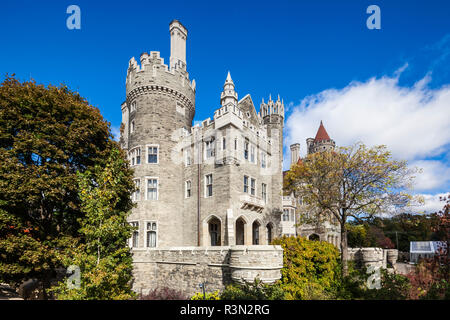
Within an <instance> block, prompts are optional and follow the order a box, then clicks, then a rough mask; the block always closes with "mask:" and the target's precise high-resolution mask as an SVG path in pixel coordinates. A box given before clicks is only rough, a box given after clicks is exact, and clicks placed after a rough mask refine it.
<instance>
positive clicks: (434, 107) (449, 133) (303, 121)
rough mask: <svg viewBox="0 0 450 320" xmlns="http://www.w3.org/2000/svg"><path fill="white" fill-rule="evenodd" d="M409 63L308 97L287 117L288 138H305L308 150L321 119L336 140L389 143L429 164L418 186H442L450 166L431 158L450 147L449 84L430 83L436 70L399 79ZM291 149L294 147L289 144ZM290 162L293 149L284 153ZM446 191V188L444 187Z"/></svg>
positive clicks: (415, 161)
mask: <svg viewBox="0 0 450 320" xmlns="http://www.w3.org/2000/svg"><path fill="white" fill-rule="evenodd" d="M405 68H407V65H405V66H404V67H402V68H400V69H399V70H397V72H396V73H395V74H394V76H392V77H388V76H384V77H382V78H371V79H369V80H367V81H365V82H352V83H350V84H349V85H347V86H346V87H345V88H343V89H328V90H325V91H322V92H320V93H318V94H314V95H311V96H308V97H306V98H304V99H303V100H302V101H301V102H300V104H299V105H296V106H293V107H292V113H291V115H290V116H289V117H288V118H287V120H286V140H285V141H286V144H287V146H289V145H290V144H292V143H295V142H298V143H300V144H301V154H302V155H304V154H305V153H306V142H305V140H306V138H309V137H314V135H315V134H316V131H317V129H318V127H319V123H320V120H323V122H324V126H325V128H326V130H327V131H328V134H329V135H330V137H331V138H332V139H333V140H335V142H336V144H337V145H341V146H348V145H351V144H353V143H355V142H357V141H362V142H364V143H365V144H366V145H369V146H373V145H380V144H384V145H386V146H387V147H388V149H389V150H390V151H391V152H392V154H393V156H394V157H395V158H397V159H405V160H408V161H409V162H410V163H411V164H412V165H418V166H419V167H422V168H424V174H423V175H422V176H421V177H420V178H418V180H417V181H418V184H417V186H416V189H417V190H431V189H436V188H439V187H442V186H444V185H445V183H446V181H444V180H447V182H448V181H449V179H448V178H447V179H444V178H443V175H445V174H446V175H447V177H448V176H450V175H449V173H450V168H449V166H448V165H446V164H445V163H444V161H442V162H439V161H431V160H426V158H430V157H433V156H438V155H441V154H443V153H444V152H449V145H450V86H449V85H445V86H442V87H440V88H438V89H430V88H429V87H428V86H427V84H428V83H429V82H430V81H431V74H427V75H426V76H425V77H424V78H423V79H420V80H419V81H417V82H416V83H415V84H414V85H413V86H412V87H402V86H400V85H399V83H398V80H399V77H400V75H401V73H402V71H403V70H404V69H405ZM287 150H289V148H287ZM285 159H286V160H285V168H288V167H289V163H288V162H289V159H290V156H289V154H287V155H285ZM441 191H443V190H441Z"/></svg>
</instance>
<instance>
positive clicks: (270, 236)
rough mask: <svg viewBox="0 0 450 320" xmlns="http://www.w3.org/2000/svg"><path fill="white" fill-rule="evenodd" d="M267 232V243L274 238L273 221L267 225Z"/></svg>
mask: <svg viewBox="0 0 450 320" xmlns="http://www.w3.org/2000/svg"><path fill="white" fill-rule="evenodd" d="M266 232H267V244H270V243H271V242H272V240H273V226H272V224H271V223H268V224H267V225H266Z"/></svg>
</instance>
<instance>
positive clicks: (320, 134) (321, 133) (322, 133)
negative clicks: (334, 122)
mask: <svg viewBox="0 0 450 320" xmlns="http://www.w3.org/2000/svg"><path fill="white" fill-rule="evenodd" d="M322 140H331V139H330V136H328V133H327V130H325V127H324V126H323V123H322V121H320V126H319V130H317V134H316V137H315V138H314V141H322Z"/></svg>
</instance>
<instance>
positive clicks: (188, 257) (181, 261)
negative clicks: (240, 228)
mask: <svg viewBox="0 0 450 320" xmlns="http://www.w3.org/2000/svg"><path fill="white" fill-rule="evenodd" d="M133 260H134V263H133V264H134V270H133V275H134V283H133V290H134V291H136V292H138V293H142V294H147V293H148V292H149V291H150V290H152V289H155V288H162V287H168V288H172V289H176V290H180V291H183V292H184V293H185V294H187V295H193V294H194V293H195V292H199V291H200V288H199V284H200V283H203V282H205V283H206V285H205V287H206V291H207V292H212V291H215V290H223V289H224V288H225V286H226V285H227V284H230V283H232V282H233V281H240V280H241V279H242V278H244V279H245V280H247V281H252V280H253V279H254V278H256V277H257V278H259V279H261V280H262V281H264V282H266V283H270V282H273V281H275V280H278V279H280V278H281V268H282V267H283V249H281V246H269V245H265V246H264V245H261V246H231V247H170V248H160V249H149V250H134V251H133Z"/></svg>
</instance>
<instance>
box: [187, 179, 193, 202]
mask: <svg viewBox="0 0 450 320" xmlns="http://www.w3.org/2000/svg"><path fill="white" fill-rule="evenodd" d="M191 193H192V182H191V180H188V181H186V198H190V197H191Z"/></svg>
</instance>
